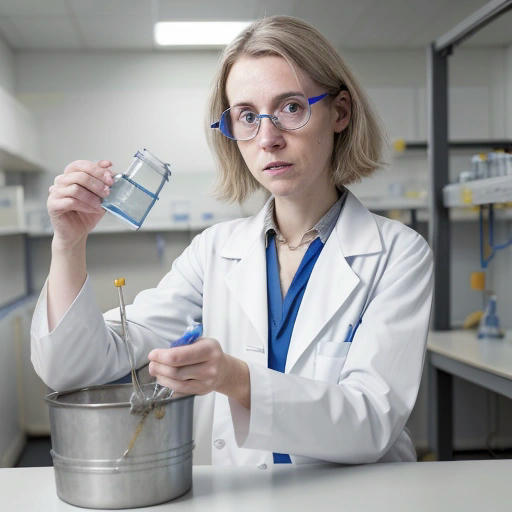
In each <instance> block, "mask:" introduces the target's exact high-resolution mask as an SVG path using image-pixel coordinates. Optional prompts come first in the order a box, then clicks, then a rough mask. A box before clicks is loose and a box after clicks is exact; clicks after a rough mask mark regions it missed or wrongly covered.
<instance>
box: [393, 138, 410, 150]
mask: <svg viewBox="0 0 512 512" xmlns="http://www.w3.org/2000/svg"><path fill="white" fill-rule="evenodd" d="M406 146H407V144H406V143H405V140H404V139H396V140H394V141H393V149H394V150H395V151H397V152H398V153H403V152H404V151H405V148H406Z"/></svg>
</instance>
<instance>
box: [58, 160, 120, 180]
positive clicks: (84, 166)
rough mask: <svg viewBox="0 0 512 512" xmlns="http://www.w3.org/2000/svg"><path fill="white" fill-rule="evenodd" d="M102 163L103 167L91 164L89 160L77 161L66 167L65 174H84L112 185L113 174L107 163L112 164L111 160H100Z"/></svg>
mask: <svg viewBox="0 0 512 512" xmlns="http://www.w3.org/2000/svg"><path fill="white" fill-rule="evenodd" d="M100 162H102V165H98V164H96V163H94V162H90V161H89V160H76V161H74V162H71V163H70V164H68V165H67V166H66V168H65V169H64V173H63V174H64V175H66V174H70V173H75V172H83V173H86V174H89V175H90V176H93V177H95V178H96V179H98V180H100V181H103V182H105V183H106V184H107V185H111V184H112V183H113V181H114V180H113V172H112V170H111V169H110V168H109V166H107V165H106V163H111V162H110V160H100Z"/></svg>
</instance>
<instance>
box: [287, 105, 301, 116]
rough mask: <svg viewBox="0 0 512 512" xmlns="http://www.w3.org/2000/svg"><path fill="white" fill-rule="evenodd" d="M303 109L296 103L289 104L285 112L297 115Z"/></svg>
mask: <svg viewBox="0 0 512 512" xmlns="http://www.w3.org/2000/svg"><path fill="white" fill-rule="evenodd" d="M300 109H301V105H300V104H299V103H296V102H292V103H287V104H286V105H285V107H284V109H283V110H284V112H286V113H287V114H297V113H298V112H299V111H300Z"/></svg>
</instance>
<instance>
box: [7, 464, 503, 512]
mask: <svg viewBox="0 0 512 512" xmlns="http://www.w3.org/2000/svg"><path fill="white" fill-rule="evenodd" d="M510 475H512V460H484V461H457V462H409V463H395V464H369V465H364V466H345V467H342V466H335V465H321V466H317V465H315V466H310V465H307V466H299V467H296V466H295V467H291V466H287V467H282V466H281V467H278V468H277V469H275V470H273V471H269V470H267V471H263V470H260V469H257V468H246V467H244V468H236V467H213V466H194V469H193V488H192V490H191V491H190V492H188V493H187V494H185V495H184V496H182V497H181V498H178V499H176V500H174V501H170V502H168V503H165V504H162V505H157V506H155V507H149V508H147V509H140V508H139V509H133V510H138V511H140V510H161V511H164V510H167V511H169V512H184V511H186V512H231V511H239V512H253V511H254V512H274V511H275V512H286V511H293V512H302V511H318V512H330V511H336V512H339V511H343V512H352V511H358V512H361V511H372V512H375V511H378V512H383V511H393V512H400V511H407V512H410V511H411V510H414V511H415V512H422V511H425V512H427V511H428V512H432V511H433V510H436V511H438V512H442V511H449V512H452V511H455V510H463V511H464V512H472V511H475V512H482V511H487V510H492V511H493V512H501V511H507V512H509V511H510V510H511V503H512V498H511V496H510V494H511V486H510ZM0 500H1V501H0V510H2V511H5V512H11V511H16V512H36V511H37V512H40V511H44V512H65V511H67V512H71V511H73V512H78V511H79V510H83V509H79V508H76V507H73V506H71V505H68V504H66V503H64V502H62V501H60V500H59V498H58V497H57V495H56V492H55V483H54V477H53V468H51V467H44V468H10V469H0Z"/></svg>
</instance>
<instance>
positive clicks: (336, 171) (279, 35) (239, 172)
mask: <svg viewBox="0 0 512 512" xmlns="http://www.w3.org/2000/svg"><path fill="white" fill-rule="evenodd" d="M267 55H273V56H279V57H282V58H283V59H285V60H286V61H287V62H288V63H289V64H290V66H291V67H292V69H293V70H296V67H298V68H300V69H301V70H303V71H304V72H305V73H306V74H307V75H309V77H310V78H311V79H312V80H314V81H315V82H316V83H318V84H319V85H321V86H323V87H324V88H325V89H326V91H327V92H328V93H329V94H330V95H331V96H336V95H337V94H338V93H339V92H340V91H341V90H342V89H346V90H347V91H348V92H349V95H350V98H351V104H352V114H351V119H350V122H349V124H348V126H347V128H346V129H345V130H343V131H342V132H341V133H335V134H334V137H335V139H334V147H333V154H332V165H331V176H332V179H333V182H334V184H335V185H336V186H337V187H341V186H343V185H349V184H350V183H354V182H358V181H360V180H361V178H363V177H365V176H369V175H370V174H372V173H373V172H374V171H375V170H376V169H377V168H378V167H379V166H380V165H381V161H380V160H381V152H382V146H383V141H384V136H383V132H382V130H381V127H380V125H379V122H378V120H377V117H376V115H375V113H374V112H373V110H372V108H371V106H370V103H369V101H368V99H367V97H366V94H365V93H364V91H363V90H362V88H361V87H360V86H359V84H358V83H357V81H356V79H355V77H354V76H353V74H352V72H351V71H350V70H349V69H348V67H347V66H346V64H345V63H344V61H343V60H342V58H341V57H340V55H339V54H338V52H337V51H336V50H335V49H334V47H333V46H332V45H331V44H330V43H329V42H328V41H327V40H326V39H325V38H324V37H323V36H322V34H320V32H318V31H317V30H316V29H315V28H313V27H312V26H311V25H309V24H307V23H305V22H304V21H301V20H299V19H297V18H292V17H289V16H270V17H268V18H263V19H261V20H258V21H256V22H254V23H253V24H251V25H250V26H249V27H247V28H246V29H245V30H244V31H242V32H241V33H240V34H239V35H238V36H237V37H236V38H235V39H234V40H233V41H232V42H231V43H230V44H229V45H228V46H227V47H226V48H225V50H224V52H223V54H222V57H221V60H220V66H219V69H218V72H217V75H216V77H215V80H214V84H213V88H212V93H211V96H210V100H209V117H210V123H211V122H215V121H218V120H219V118H220V116H221V114H222V112H224V110H226V109H227V108H228V107H229V104H228V99H227V96H226V82H227V78H228V75H229V72H230V71H231V68H232V66H233V64H234V63H235V62H236V61H237V59H238V58H240V57H242V56H251V57H262V56H267ZM207 137H208V141H209V144H210V147H211V148H212V149H213V150H214V153H215V155H216V158H217V163H218V164H219V167H220V173H219V176H218V181H217V187H216V195H217V197H219V198H220V199H223V200H227V201H231V202H234V201H238V202H242V201H243V200H244V199H246V198H247V196H248V195H249V194H251V193H252V192H253V191H254V190H256V189H259V188H261V185H260V184H259V183H258V182H257V181H256V179H255V178H254V177H253V176H252V174H251V173H250V171H249V169H248V167H247V165H246V164H245V162H244V160H243V158H242V155H241V154H240V151H239V150H238V145H237V144H236V143H235V142H234V141H232V140H229V139H227V138H226V137H224V135H222V134H221V133H220V131H219V130H212V129H210V128H209V125H208V128H207Z"/></svg>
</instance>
